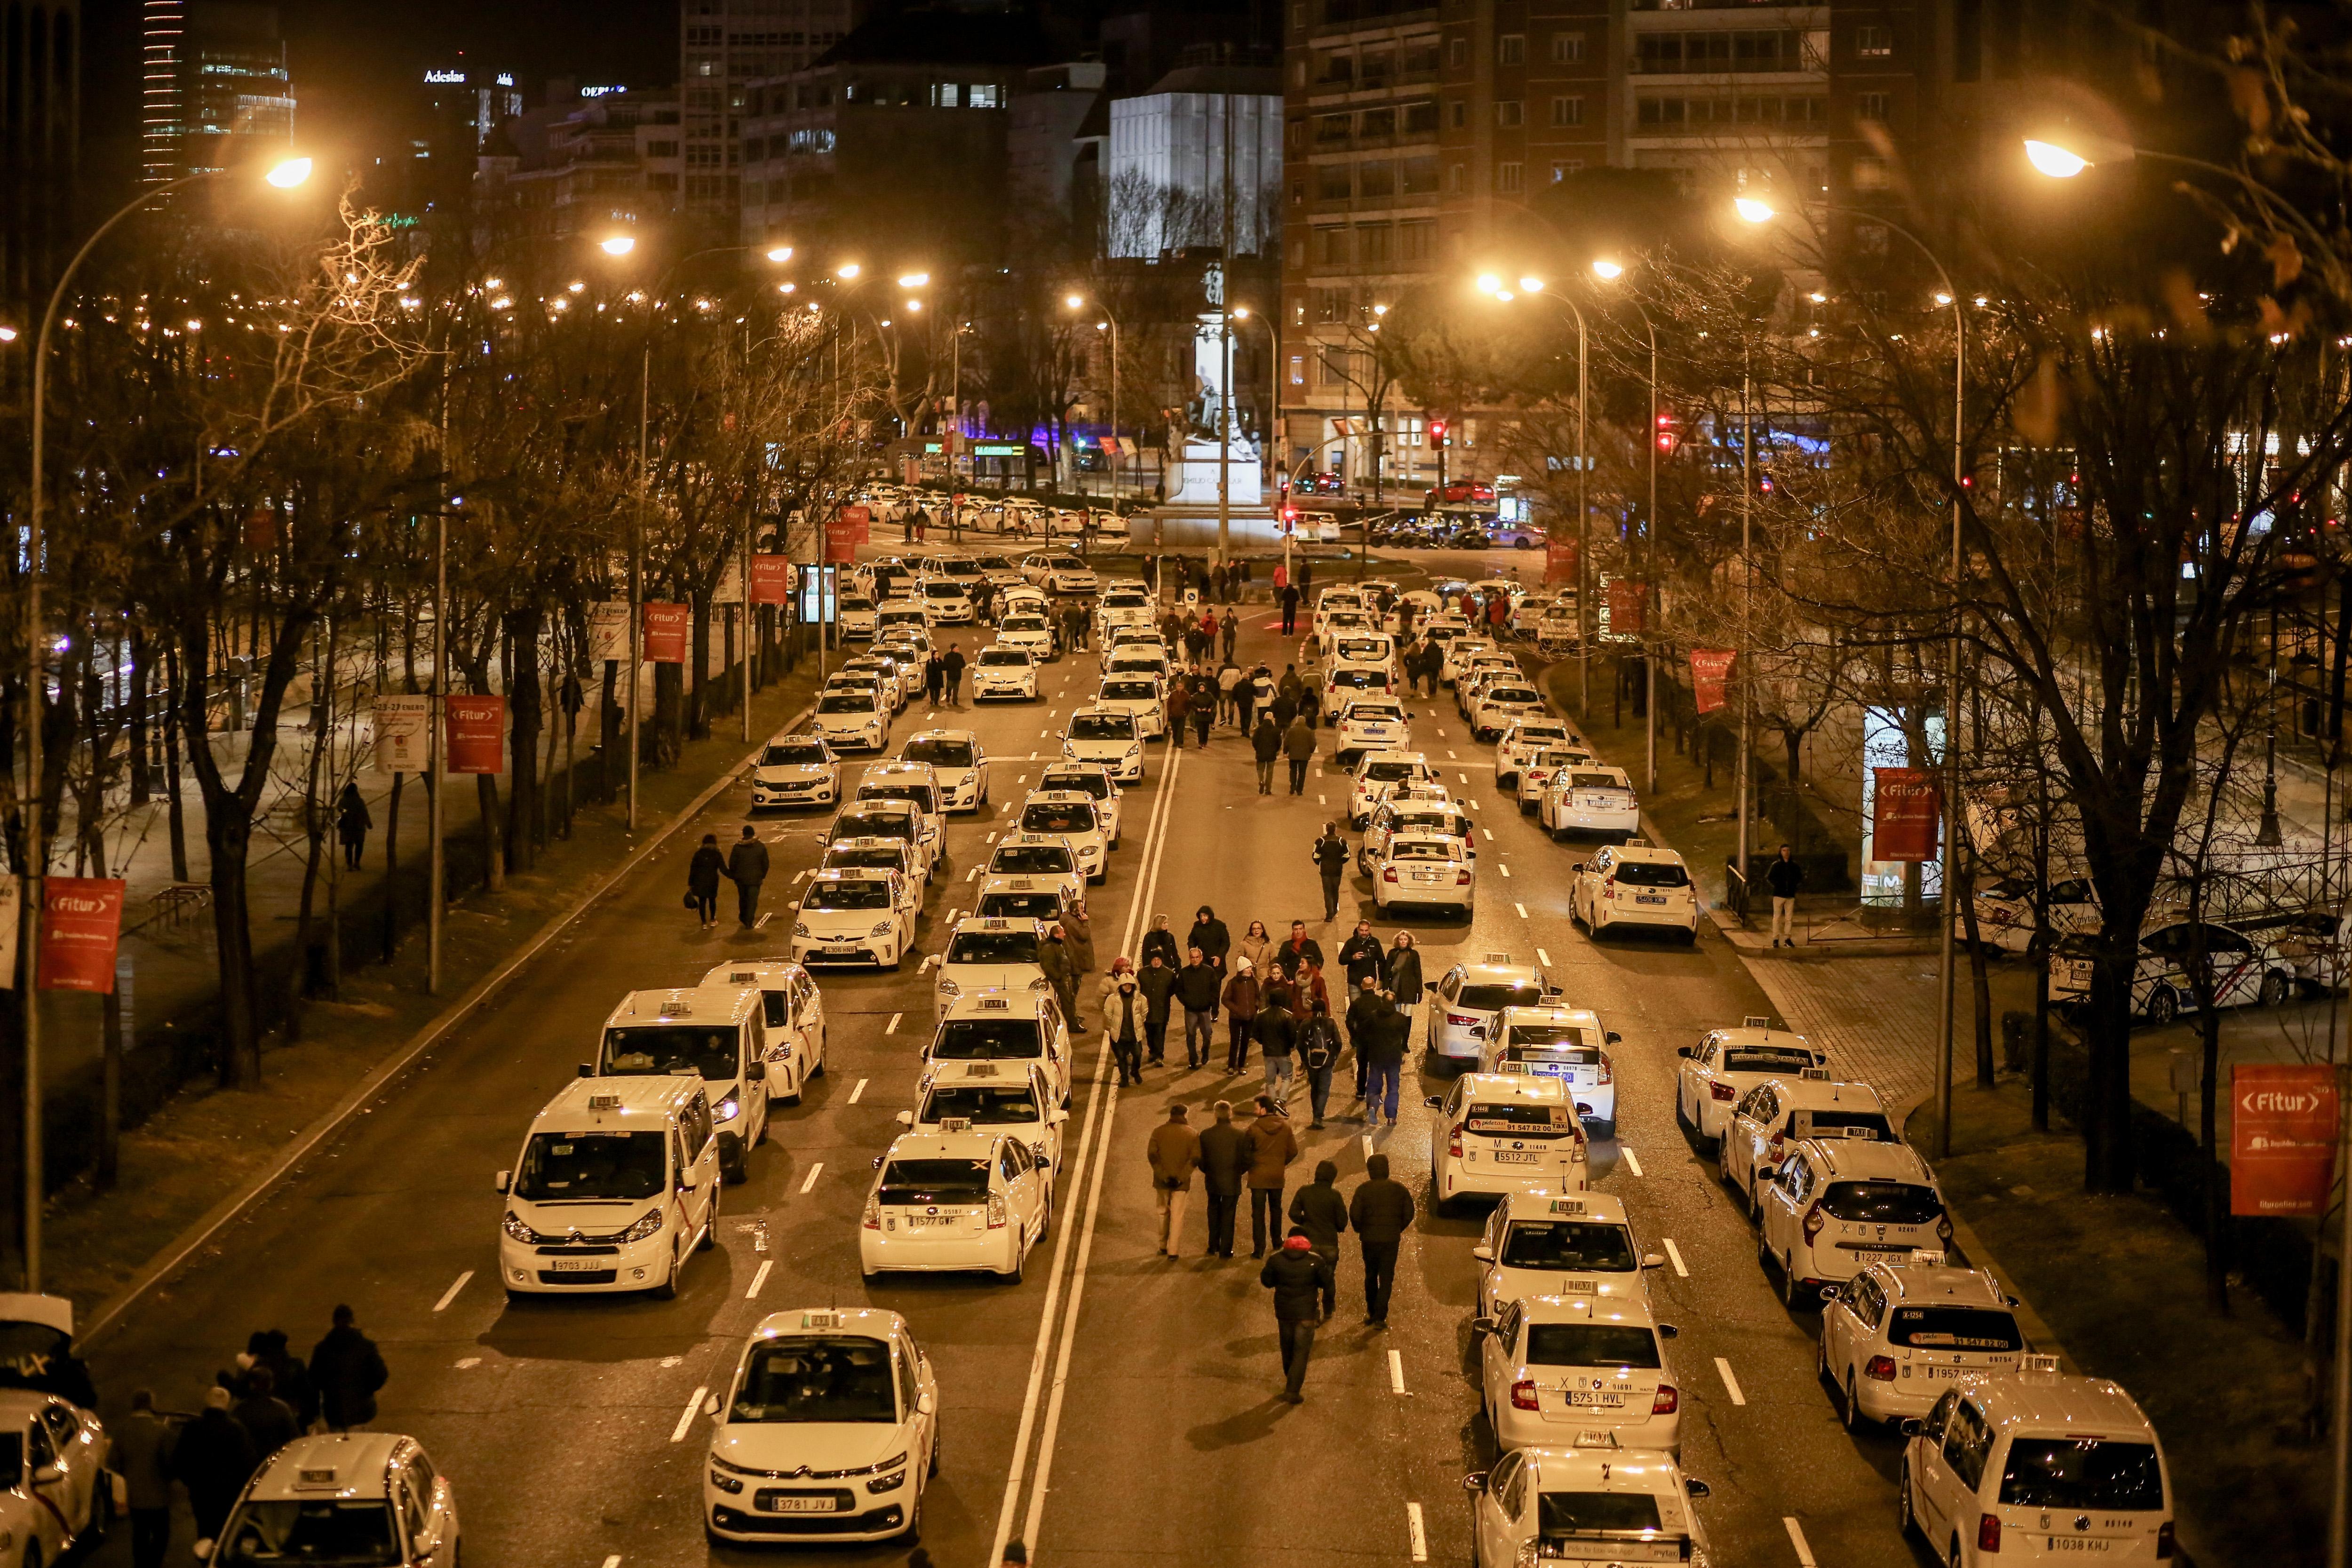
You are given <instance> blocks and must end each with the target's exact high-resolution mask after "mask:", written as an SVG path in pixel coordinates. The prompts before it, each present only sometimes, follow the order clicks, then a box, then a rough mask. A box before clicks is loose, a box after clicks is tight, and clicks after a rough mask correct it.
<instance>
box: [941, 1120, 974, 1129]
mask: <svg viewBox="0 0 2352 1568" xmlns="http://www.w3.org/2000/svg"><path fill="white" fill-rule="evenodd" d="M940 1131H942V1132H969V1131H971V1117H969V1116H943V1117H941V1118H940Z"/></svg>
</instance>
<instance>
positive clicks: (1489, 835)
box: [1478, 827, 1495, 844]
mask: <svg viewBox="0 0 2352 1568" xmlns="http://www.w3.org/2000/svg"><path fill="white" fill-rule="evenodd" d="M1478 831H1479V832H1481V833H1483V834H1485V835H1486V842H1487V843H1489V844H1492V843H1493V842H1495V830H1494V829H1493V828H1491V827H1482V828H1480V829H1479V830H1478Z"/></svg>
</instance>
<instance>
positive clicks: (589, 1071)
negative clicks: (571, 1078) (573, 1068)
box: [580, 1062, 596, 1078]
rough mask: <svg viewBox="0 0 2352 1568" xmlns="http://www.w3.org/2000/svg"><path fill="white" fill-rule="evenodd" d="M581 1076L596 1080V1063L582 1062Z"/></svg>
mask: <svg viewBox="0 0 2352 1568" xmlns="http://www.w3.org/2000/svg"><path fill="white" fill-rule="evenodd" d="M580 1076H581V1077H582V1078H594V1077H595V1076H596V1064H595V1063H594V1062H582V1063H581V1064H580Z"/></svg>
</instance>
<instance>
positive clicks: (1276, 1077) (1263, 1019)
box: [1250, 990, 1298, 1111]
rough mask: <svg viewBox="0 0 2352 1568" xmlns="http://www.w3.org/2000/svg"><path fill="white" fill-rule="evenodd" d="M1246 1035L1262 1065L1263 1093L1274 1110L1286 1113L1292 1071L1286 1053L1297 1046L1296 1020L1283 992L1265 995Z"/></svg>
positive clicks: (1287, 998)
mask: <svg viewBox="0 0 2352 1568" xmlns="http://www.w3.org/2000/svg"><path fill="white" fill-rule="evenodd" d="M1250 1034H1251V1035H1252V1036H1253V1037H1255V1039H1256V1040H1257V1048H1258V1054H1259V1056H1260V1058H1262V1059H1263V1060H1264V1062H1265V1092H1266V1093H1267V1094H1268V1095H1270V1096H1272V1097H1273V1099H1274V1103H1275V1107H1276V1109H1277V1110H1283V1111H1287V1110H1289V1108H1290V1080H1291V1073H1292V1070H1293V1068H1292V1063H1291V1059H1290V1053H1291V1052H1292V1051H1293V1050H1294V1049H1296V1048H1297V1044H1298V1019H1297V1017H1296V1016H1294V1015H1293V1014H1292V1013H1291V1011H1290V993H1289V992H1288V991H1287V990H1268V991H1267V992H1266V999H1265V1005H1264V1006H1262V1007H1260V1008H1259V1009H1258V1010H1257V1017H1256V1019H1255V1022H1253V1023H1252V1024H1251V1025H1250Z"/></svg>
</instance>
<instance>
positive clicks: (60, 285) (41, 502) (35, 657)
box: [12, 158, 310, 1294]
mask: <svg viewBox="0 0 2352 1568" xmlns="http://www.w3.org/2000/svg"><path fill="white" fill-rule="evenodd" d="M226 174H227V171H226V170H222V169H205V170H201V171H199V172H198V173H195V174H183V175H181V176H180V177H179V178H178V179H176V180H167V181H165V182H164V183H163V184H159V185H155V186H152V187H151V188H150V189H147V190H144V191H142V192H140V193H139V195H136V196H134V197H132V198H131V200H130V201H128V202H126V203H124V204H123V205H121V207H119V208H117V209H116V211H115V213H114V216H111V217H110V218H108V219H107V220H106V221H105V222H104V223H102V224H100V225H99V226H97V227H96V228H94V229H92V230H91V231H90V234H89V238H88V239H85V240H83V241H82V242H81V248H80V249H79V250H77V251H75V252H74V254H73V259H72V260H70V261H68V262H67V263H66V266H65V270H64V271H63V272H61V273H59V274H58V282H57V287H56V288H55V289H51V290H50V291H49V303H48V308H47V310H43V311H42V312H41V330H40V331H39V332H37V334H35V336H34V339H33V452H32V471H31V476H30V477H31V481H32V485H31V492H30V495H29V498H28V499H27V500H26V507H25V518H26V526H25V666H26V714H27V718H26V724H25V768H26V773H25V781H26V789H25V795H24V802H25V804H24V814H25V859H24V864H23V865H22V866H21V867H19V868H18V870H17V878H18V881H19V883H20V884H21V897H22V901H21V903H20V904H19V906H18V911H17V921H18V925H17V939H16V951H17V952H19V953H20V954H22V955H23V962H22V968H21V972H20V974H19V977H18V984H20V985H21V986H22V987H23V993H22V998H21V1000H22V1005H23V1007H24V1037H25V1047H24V1049H25V1101H24V1103H25V1110H24V1118H25V1128H24V1138H25V1206H24V1229H25V1289H26V1290H27V1291H28V1292H31V1293H34V1294H38V1293H39V1291H40V1289H41V1200H42V1185H43V1172H42V1165H43V1155H42V1149H41V1051H40V1041H41V1009H40V988H39V985H38V984H37V981H38V974H37V967H38V966H37V962H36V961H37V955H38V953H39V952H40V942H41V914H42V909H41V900H42V896H43V894H42V889H43V885H44V880H45V876H46V873H47V867H48V847H47V843H46V842H45V841H44V839H43V837H42V827H41V770H42V766H43V764H42V760H41V705H42V703H43V702H45V701H47V696H48V682H47V673H46V671H47V659H45V658H43V657H42V656H43V654H44V653H45V652H46V650H45V649H44V648H43V647H42V643H43V641H44V638H43V636H42V631H41V556H42V552H43V545H42V538H41V528H42V524H43V521H44V519H43V518H42V516H41V513H42V510H44V508H45V507H46V505H47V493H46V487H47V479H46V476H45V474H44V468H45V467H46V464H47V456H48V447H47V435H48V390H49V340H50V339H51V338H53V337H55V336H56V335H57V328H58V312H59V311H60V310H64V308H65V300H66V290H67V289H69V288H71V287H72V286H73V279H74V274H75V273H77V272H79V271H80V270H81V264H82V263H83V262H85V261H87V260H89V253H90V252H91V251H93V250H95V249H96V248H98V242H99V241H100V240H101V239H104V238H105V237H107V236H108V235H110V234H111V233H113V232H114V229H115V227H116V226H118V225H120V224H121V222H122V221H123V220H124V219H125V218H128V217H130V216H131V214H133V213H135V212H137V211H139V209H140V208H142V207H144V206H146V205H148V204H150V203H151V202H154V201H158V200H160V199H162V198H163V197H164V196H167V195H171V194H172V193H173V191H178V190H184V189H186V188H187V187H188V186H190V185H194V184H199V183H201V182H203V181H205V180H210V179H215V178H222V177H225V176H226ZM262 178H263V179H264V180H265V181H267V182H268V184H271V185H274V186H276V187H277V188H278V189H279V190H281V191H285V190H291V189H293V188H294V187H295V186H297V185H299V184H301V183H302V182H303V181H305V180H307V179H309V178H310V159H308V158H288V159H285V160H283V161H281V162H279V163H276V164H273V165H272V166H271V167H270V168H269V170H268V172H267V173H266V174H263V175H262ZM12 335H13V334H12Z"/></svg>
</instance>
